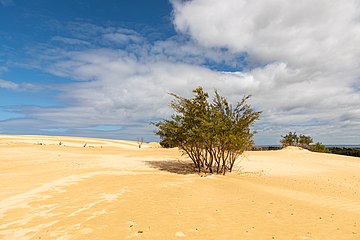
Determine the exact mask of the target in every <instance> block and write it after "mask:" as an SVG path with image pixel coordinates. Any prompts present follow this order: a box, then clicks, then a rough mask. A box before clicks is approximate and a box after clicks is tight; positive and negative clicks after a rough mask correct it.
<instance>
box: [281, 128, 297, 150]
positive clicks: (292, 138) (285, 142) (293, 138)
mask: <svg viewBox="0 0 360 240" xmlns="http://www.w3.org/2000/svg"><path fill="white" fill-rule="evenodd" d="M281 137H282V139H281V140H280V143H281V146H283V147H287V146H298V143H299V137H298V136H297V134H296V132H294V133H293V132H289V133H288V134H286V135H285V136H281Z"/></svg>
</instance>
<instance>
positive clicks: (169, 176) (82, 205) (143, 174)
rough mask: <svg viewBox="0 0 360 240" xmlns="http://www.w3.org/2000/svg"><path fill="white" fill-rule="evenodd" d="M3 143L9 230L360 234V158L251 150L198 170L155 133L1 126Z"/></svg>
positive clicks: (170, 235)
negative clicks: (227, 164)
mask: <svg viewBox="0 0 360 240" xmlns="http://www.w3.org/2000/svg"><path fill="white" fill-rule="evenodd" d="M59 142H61V145H59ZM85 144H86V146H85V147H84V145H85ZM0 151H1V155H0V239H4V240H5V239H59V240H60V239H62V240H63V239H360V159H359V158H352V157H345V156H337V155H330V154H320V153H311V152H308V151H306V150H299V149H296V148H289V149H284V150H280V151H267V152H245V153H244V155H243V156H242V157H241V158H240V161H239V164H238V165H237V166H236V171H235V172H233V173H231V174H229V175H227V176H225V177H224V176H215V175H212V176H207V177H199V176H198V175H197V174H196V173H193V172H192V168H191V165H189V164H188V162H187V160H186V159H185V158H184V157H182V156H181V155H180V154H179V152H178V151H177V150H176V149H162V148H158V146H157V145H156V144H154V143H151V144H143V146H142V148H141V149H139V148H138V145H137V143H136V142H130V141H116V140H105V139H88V138H74V137H45V136H12V135H0Z"/></svg>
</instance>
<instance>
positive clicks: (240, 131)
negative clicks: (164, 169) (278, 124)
mask: <svg viewBox="0 0 360 240" xmlns="http://www.w3.org/2000/svg"><path fill="white" fill-rule="evenodd" d="M193 93H194V97H193V98H190V99H187V98H184V97H180V96H178V95H176V94H171V95H172V96H173V97H174V98H175V99H174V100H173V101H171V103H170V107H171V108H173V109H174V110H175V114H173V115H172V116H171V119H170V120H163V121H160V122H157V123H154V125H155V126H156V127H157V128H158V130H157V131H156V134H157V135H159V136H160V144H161V145H162V146H170V147H179V149H180V150H182V151H183V152H184V153H185V154H187V155H188V156H189V157H190V159H191V160H192V161H193V163H194V166H195V167H196V168H197V169H198V171H199V172H201V171H204V172H210V173H213V172H216V173H222V174H224V175H225V173H226V172H227V171H230V172H231V171H232V169H233V166H234V164H235V161H236V159H237V158H238V157H239V156H240V155H241V154H242V153H243V152H244V151H245V150H246V149H248V148H250V147H251V146H252V145H253V141H252V137H253V135H254V132H253V131H251V130H250V127H251V126H252V125H253V123H254V122H255V121H256V120H257V119H258V118H259V116H260V112H256V111H254V110H253V109H252V108H251V106H250V105H249V104H247V103H246V102H247V100H248V99H249V97H250V96H246V97H244V98H243V99H242V100H241V101H240V102H238V103H237V104H236V106H235V107H233V106H232V105H231V104H229V103H228V101H227V100H226V98H224V97H222V96H220V95H219V93H218V92H217V91H215V94H214V98H213V101H212V102H209V101H208V98H209V94H208V93H207V92H205V91H204V90H203V89H202V88H201V87H198V88H196V89H194V90H193Z"/></svg>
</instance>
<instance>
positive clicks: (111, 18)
mask: <svg viewBox="0 0 360 240" xmlns="http://www.w3.org/2000/svg"><path fill="white" fill-rule="evenodd" d="M359 43H360V2H359V1H358V0H331V1H329V0H317V1H312V0H303V1H288V0H266V1H265V0H251V1H250V0H222V1H217V0H186V1H185V0H170V1H167V0H156V1H148V0H121V1H119V0H118V1H115V0H106V1H100V0H63V1H55V0H32V1H27V0H0V100H1V101H0V133H2V134H31V135H71V136H86V137H100V138H112V139H130V140H136V139H137V138H139V137H143V138H144V140H145V141H157V140H158V138H157V136H156V135H155V134H154V130H155V128H154V126H152V125H151V124H150V123H151V122H154V121H159V120H162V119H166V118H169V116H170V115H171V114H172V110H171V109H170V108H169V106H168V104H169V102H170V101H171V99H172V98H171V96H169V94H168V93H177V94H179V95H181V96H185V97H191V90H192V89H194V88H195V87H197V86H202V87H204V89H205V90H206V91H209V92H213V91H214V90H215V89H216V90H218V91H219V92H220V94H221V95H223V96H225V97H227V98H228V99H229V101H230V102H232V103H234V104H235V103H236V102H237V101H240V100H241V98H242V97H243V96H244V95H251V96H252V97H251V99H250V104H251V105H252V107H253V108H254V109H255V110H257V111H262V115H261V118H260V120H259V121H258V122H257V123H256V124H255V125H254V127H253V128H254V130H256V131H257V134H256V135H255V138H254V139H255V143H256V144H258V145H275V144H278V143H279V140H280V138H281V135H285V134H286V133H287V132H289V131H296V132H297V133H301V134H305V135H310V136H312V137H313V138H314V140H315V141H319V142H322V143H324V144H360V44H359Z"/></svg>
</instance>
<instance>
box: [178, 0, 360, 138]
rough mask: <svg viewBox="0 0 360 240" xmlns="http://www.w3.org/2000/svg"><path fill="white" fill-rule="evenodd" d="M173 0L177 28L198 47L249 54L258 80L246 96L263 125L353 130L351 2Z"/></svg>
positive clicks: (355, 8)
mask: <svg viewBox="0 0 360 240" xmlns="http://www.w3.org/2000/svg"><path fill="white" fill-rule="evenodd" d="M172 3H173V6H174V25H175V27H176V29H177V30H178V31H179V32H181V33H184V34H188V35H189V36H190V37H191V38H192V39H193V40H194V41H196V42H198V43H199V44H200V45H203V46H205V47H225V48H228V49H230V50H231V51H232V52H234V53H239V52H247V53H248V54H249V61H250V65H252V66H254V68H253V69H252V70H251V71H249V72H247V74H249V75H251V76H252V77H253V78H254V81H255V82H257V83H258V86H259V87H258V88H257V89H256V90H254V91H253V95H254V99H253V102H254V103H255V105H256V106H257V107H259V108H261V109H264V114H263V121H264V122H267V125H266V124H265V125H264V126H263V127H264V128H265V127H268V126H269V125H271V124H272V125H276V124H280V125H281V126H282V128H284V127H285V128H286V127H289V126H290V127H289V128H290V129H291V128H298V129H300V130H301V129H302V128H304V126H303V125H304V123H306V124H309V125H313V126H316V127H318V128H319V129H323V130H324V131H325V130H328V128H329V127H330V126H331V128H333V130H332V131H329V134H330V132H332V133H333V132H336V134H335V133H334V134H332V135H331V137H333V138H334V139H335V138H337V136H336V135H338V136H340V135H343V131H344V129H345V128H346V129H347V131H348V132H351V131H355V132H360V112H359V107H360V92H359V89H358V88H357V87H356V86H358V84H359V79H360V68H359V66H360V48H359V42H360V6H359V2H358V1H355V0H346V1H343V0H341V1H340V0H334V1H327V0H319V1H316V2H314V1H310V0H304V1H295V2H294V1H285V0H273V1H261V0H253V1H247V0H224V1H216V0H193V1H180V0H179V1H177V0H174V1H172ZM264 65H265V66H264ZM263 66H264V67H263ZM349 112H351V113H353V114H351V115H349V114H348V113H349ZM344 116H347V118H349V119H351V120H349V121H345V120H344ZM319 123H320V124H322V126H321V127H319V126H318V125H319ZM336 128H337V129H338V130H334V129H336ZM312 131H315V130H314V129H312ZM329 136H330V135H329ZM329 138H330V137H329ZM353 140H354V139H353ZM327 141H331V140H330V139H328V140H327ZM335 141H336V140H335ZM356 141H357V142H359V141H360V138H359V137H357V138H356Z"/></svg>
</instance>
